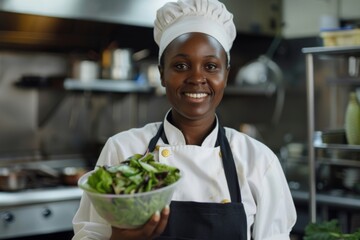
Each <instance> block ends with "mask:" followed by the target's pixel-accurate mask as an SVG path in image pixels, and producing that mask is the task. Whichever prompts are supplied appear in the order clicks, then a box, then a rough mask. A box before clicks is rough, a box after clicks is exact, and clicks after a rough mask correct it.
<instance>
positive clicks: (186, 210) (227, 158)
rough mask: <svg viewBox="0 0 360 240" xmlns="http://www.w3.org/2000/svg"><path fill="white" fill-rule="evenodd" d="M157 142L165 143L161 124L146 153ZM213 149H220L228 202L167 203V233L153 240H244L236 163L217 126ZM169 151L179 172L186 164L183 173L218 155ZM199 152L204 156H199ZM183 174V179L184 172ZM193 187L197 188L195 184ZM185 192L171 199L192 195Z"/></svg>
mask: <svg viewBox="0 0 360 240" xmlns="http://www.w3.org/2000/svg"><path fill="white" fill-rule="evenodd" d="M159 138H162V140H163V141H164V142H165V143H167V139H166V136H165V132H164V127H163V124H162V125H161V126H160V128H159V130H158V132H157V134H156V135H155V136H154V137H153V138H152V139H151V141H150V143H149V147H148V151H150V152H153V151H154V149H155V147H156V143H157V142H158V140H159ZM216 146H220V150H221V156H222V163H221V164H222V165H223V168H224V172H225V177H226V182H227V185H228V188H229V193H230V198H231V202H229V203H211V202H198V201H175V200H173V201H172V202H171V203H170V216H169V221H168V224H167V226H166V229H165V231H164V232H163V233H162V235H161V236H160V237H158V238H156V239H158V240H166V239H179V240H180V239H189V240H190V239H192V240H194V239H197V240H199V239H203V240H212V239H214V240H215V239H216V240H218V239H229V240H232V239H239V240H247V220H246V214H245V209H244V206H243V204H242V202H241V193H240V186H239V184H238V178H237V174H236V168H235V163H234V159H233V156H232V153H231V149H230V145H229V142H228V140H227V138H226V136H225V129H224V128H223V127H221V126H219V132H218V137H217V141H216ZM171 149H172V151H171V152H172V155H173V158H174V159H181V162H180V167H179V168H181V164H182V163H183V162H185V163H183V164H184V168H185V169H186V167H188V168H189V166H186V167H185V165H186V164H188V163H190V164H191V161H194V160H195V159H196V161H203V162H204V163H205V162H208V161H209V157H210V161H211V157H214V156H216V152H218V151H215V148H213V149H209V148H204V150H202V148H201V147H199V146H174V147H173V148H171ZM201 152H202V153H203V154H200V153H201ZM194 156H195V157H194ZM159 157H160V156H159ZM199 157H201V158H199ZM205 166H206V165H205ZM184 172H185V175H186V170H185V171H184ZM204 177H205V178H206V177H209V180H211V178H214V175H211V174H210V176H204ZM184 180H185V179H184ZM188 181H189V179H188ZM190 181H191V179H190ZM212 182H213V181H212ZM212 182H210V184H213V183H212ZM192 183H193V184H196V181H193V182H192ZM190 186H191V185H190ZM206 187H207V186H203V188H206ZM194 189H195V190H193V191H196V189H199V188H196V187H194ZM185 190H186V192H180V191H177V192H175V193H174V196H173V199H177V198H182V196H184V194H191V189H185ZM179 192H180V193H179Z"/></svg>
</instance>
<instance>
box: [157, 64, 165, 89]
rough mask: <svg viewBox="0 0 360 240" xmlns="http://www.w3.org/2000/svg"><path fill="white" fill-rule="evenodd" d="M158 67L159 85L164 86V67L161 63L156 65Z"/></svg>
mask: <svg viewBox="0 0 360 240" xmlns="http://www.w3.org/2000/svg"><path fill="white" fill-rule="evenodd" d="M158 69H159V73H160V81H161V86H163V87H165V81H164V68H163V67H162V66H161V65H158Z"/></svg>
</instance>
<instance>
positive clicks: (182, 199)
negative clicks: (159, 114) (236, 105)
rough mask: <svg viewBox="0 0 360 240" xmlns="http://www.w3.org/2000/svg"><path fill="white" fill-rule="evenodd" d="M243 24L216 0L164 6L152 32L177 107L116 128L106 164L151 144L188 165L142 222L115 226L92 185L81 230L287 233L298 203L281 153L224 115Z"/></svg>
mask: <svg viewBox="0 0 360 240" xmlns="http://www.w3.org/2000/svg"><path fill="white" fill-rule="evenodd" d="M235 33H236V30H235V26H234V24H233V21H232V15H231V13H229V12H228V11H227V10H226V8H225V6H224V5H223V4H222V3H220V2H218V1H216V0H208V1H207V0H202V1H199V0H183V1H178V2H177V3H167V4H166V5H165V6H164V7H163V8H161V9H159V10H158V13H157V19H156V22H155V29H154V36H155V41H156V42H157V43H158V45H159V61H160V64H159V70H160V75H161V84H162V86H164V87H165V89H166V95H167V98H168V100H169V102H170V103H171V105H172V108H171V109H170V110H169V112H168V113H167V114H166V116H165V118H164V121H163V122H162V123H150V124H147V125H146V126H144V127H143V128H138V129H131V130H129V131H125V132H121V133H119V134H117V135H115V136H113V137H111V138H109V140H108V141H107V143H106V144H105V146H104V149H103V151H102V152H101V154H100V157H99V160H98V164H99V165H104V164H107V165H109V164H118V163H119V161H121V160H123V159H126V158H127V157H129V156H130V155H133V154H135V153H141V152H146V151H147V150H149V151H151V152H153V153H154V155H155V158H156V159H157V160H158V161H160V162H163V163H166V164H169V165H174V166H176V167H178V168H180V169H181V170H182V171H184V173H185V177H184V180H183V182H182V185H181V186H180V187H179V188H178V189H177V190H176V192H175V193H174V196H173V199H172V202H171V204H170V207H165V209H163V210H162V211H161V213H156V214H154V216H153V217H152V218H151V219H150V220H149V221H148V223H147V224H145V225H144V226H143V227H141V228H139V229H131V230H126V229H117V228H112V227H111V226H109V225H108V224H107V223H106V222H105V221H104V220H103V219H101V217H99V216H98V215H97V214H96V212H95V211H94V209H93V207H92V206H91V204H90V202H89V200H88V199H87V197H86V196H85V195H84V196H83V198H82V200H81V205H80V208H79V210H78V212H77V214H76V216H75V217H74V221H73V224H74V231H75V236H74V238H73V239H153V238H156V237H159V239H241V240H245V239H256V240H264V239H273V240H282V239H289V234H290V231H291V229H292V227H293V225H294V223H295V221H296V212H295V208H294V204H293V201H292V197H291V194H290V191H289V188H288V185H287V181H286V179H285V177H284V174H283V172H282V168H281V165H280V163H279V161H278V159H277V157H276V156H275V155H274V153H273V152H272V151H271V150H270V149H269V148H267V147H266V146H265V145H263V144H262V143H260V142H258V141H256V140H254V139H252V138H250V137H249V136H246V135H245V134H242V133H240V132H238V131H236V130H234V129H230V128H224V127H222V126H221V123H220V122H219V120H218V118H217V117H216V113H215V112H216V108H217V106H218V105H219V104H220V102H221V99H222V97H223V94H224V89H225V87H226V84H227V77H228V74H229V70H230V65H229V61H230V55H229V51H230V48H231V46H232V42H233V40H234V38H235ZM164 150H167V153H170V154H164Z"/></svg>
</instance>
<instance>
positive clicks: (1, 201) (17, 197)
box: [0, 187, 83, 210]
mask: <svg viewBox="0 0 360 240" xmlns="http://www.w3.org/2000/svg"><path fill="white" fill-rule="evenodd" d="M82 192H83V191H82V190H81V189H79V188H78V187H59V188H51V189H33V190H28V191H21V192H0V210H1V209H4V208H9V207H16V206H22V205H29V204H34V203H51V202H59V201H68V200H79V199H80V198H81V195H82Z"/></svg>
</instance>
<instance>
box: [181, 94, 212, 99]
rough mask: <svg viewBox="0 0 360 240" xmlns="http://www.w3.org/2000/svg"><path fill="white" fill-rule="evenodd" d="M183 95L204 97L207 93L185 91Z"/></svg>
mask: <svg viewBox="0 0 360 240" xmlns="http://www.w3.org/2000/svg"><path fill="white" fill-rule="evenodd" d="M185 96H187V97H190V98H197V99H199V98H204V97H207V96H208V94H207V93H185Z"/></svg>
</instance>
